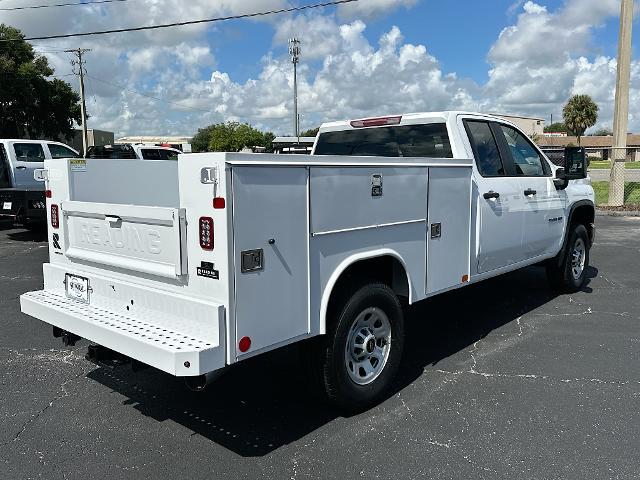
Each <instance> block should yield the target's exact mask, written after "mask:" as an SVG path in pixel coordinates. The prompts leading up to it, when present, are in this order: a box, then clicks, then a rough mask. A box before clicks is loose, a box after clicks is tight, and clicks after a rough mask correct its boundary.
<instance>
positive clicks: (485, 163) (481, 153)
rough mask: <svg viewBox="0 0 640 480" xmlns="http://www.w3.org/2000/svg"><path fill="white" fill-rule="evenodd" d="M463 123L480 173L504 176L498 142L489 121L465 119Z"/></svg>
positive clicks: (489, 175) (490, 175) (488, 175)
mask: <svg viewBox="0 0 640 480" xmlns="http://www.w3.org/2000/svg"><path fill="white" fill-rule="evenodd" d="M464 124H465V128H466V130H467V134H468V135H469V141H470V142H471V147H472V148H473V154H474V157H475V159H476V165H477V166H478V171H479V172H480V175H482V176H483V177H500V176H504V175H505V170H504V165H503V163H502V158H501V157H500V151H499V150H498V143H497V142H496V139H495V137H494V136H493V132H492V131H491V127H490V126H489V123H487V122H483V121H475V120H473V121H472V120H465V122H464Z"/></svg>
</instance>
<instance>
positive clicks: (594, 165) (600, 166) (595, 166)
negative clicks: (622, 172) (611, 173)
mask: <svg viewBox="0 0 640 480" xmlns="http://www.w3.org/2000/svg"><path fill="white" fill-rule="evenodd" d="M625 167H626V168H634V169H635V168H640V162H625ZM610 168H611V162H610V161H608V160H593V161H592V162H591V163H589V169H592V170H609V169H610Z"/></svg>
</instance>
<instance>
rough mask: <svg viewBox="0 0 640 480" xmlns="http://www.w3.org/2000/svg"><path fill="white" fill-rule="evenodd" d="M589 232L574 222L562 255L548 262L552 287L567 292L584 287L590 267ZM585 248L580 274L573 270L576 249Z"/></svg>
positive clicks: (548, 273)
mask: <svg viewBox="0 0 640 480" xmlns="http://www.w3.org/2000/svg"><path fill="white" fill-rule="evenodd" d="M589 245H590V244H589V234H588V233H587V229H586V228H585V226H584V225H581V224H574V225H572V226H571V229H570V231H569V237H568V239H567V245H566V247H565V248H564V249H563V250H562V252H560V255H559V256H558V257H556V258H554V259H553V260H551V261H550V262H549V263H548V264H547V278H548V279H549V283H550V284H551V287H552V288H554V289H555V290H559V291H561V292H565V293H574V292H577V291H578V290H580V289H581V288H582V286H583V285H584V282H585V281H586V280H587V268H588V267H589ZM580 246H582V248H583V249H584V265H583V266H582V269H581V273H580V275H577V276H576V275H575V274H574V271H573V266H574V265H573V257H574V251H576V249H577V248H580Z"/></svg>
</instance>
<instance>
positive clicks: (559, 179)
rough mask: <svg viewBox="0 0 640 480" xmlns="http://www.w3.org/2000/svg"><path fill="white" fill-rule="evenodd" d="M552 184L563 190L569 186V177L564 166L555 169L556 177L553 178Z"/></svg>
mask: <svg viewBox="0 0 640 480" xmlns="http://www.w3.org/2000/svg"><path fill="white" fill-rule="evenodd" d="M553 184H554V185H555V187H556V190H564V189H565V188H567V187H568V186H569V179H568V178H567V174H566V173H565V171H564V168H562V167H560V168H558V169H556V178H554V179H553Z"/></svg>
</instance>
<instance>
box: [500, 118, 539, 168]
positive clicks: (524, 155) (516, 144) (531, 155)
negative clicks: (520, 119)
mask: <svg viewBox="0 0 640 480" xmlns="http://www.w3.org/2000/svg"><path fill="white" fill-rule="evenodd" d="M498 127H499V129H500V131H501V132H502V134H503V135H504V139H505V141H506V142H507V145H508V147H509V152H510V153H511V158H512V159H513V163H514V166H515V169H516V175H517V176H519V177H543V176H545V175H547V174H548V172H547V169H546V168H545V167H546V165H545V161H544V159H543V158H542V156H541V155H540V154H539V153H538V151H537V150H536V149H535V148H534V146H533V145H532V144H531V142H530V141H529V139H527V138H526V137H525V136H524V135H522V134H521V133H520V132H518V131H517V130H515V129H513V128H511V127H508V126H506V125H498Z"/></svg>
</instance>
